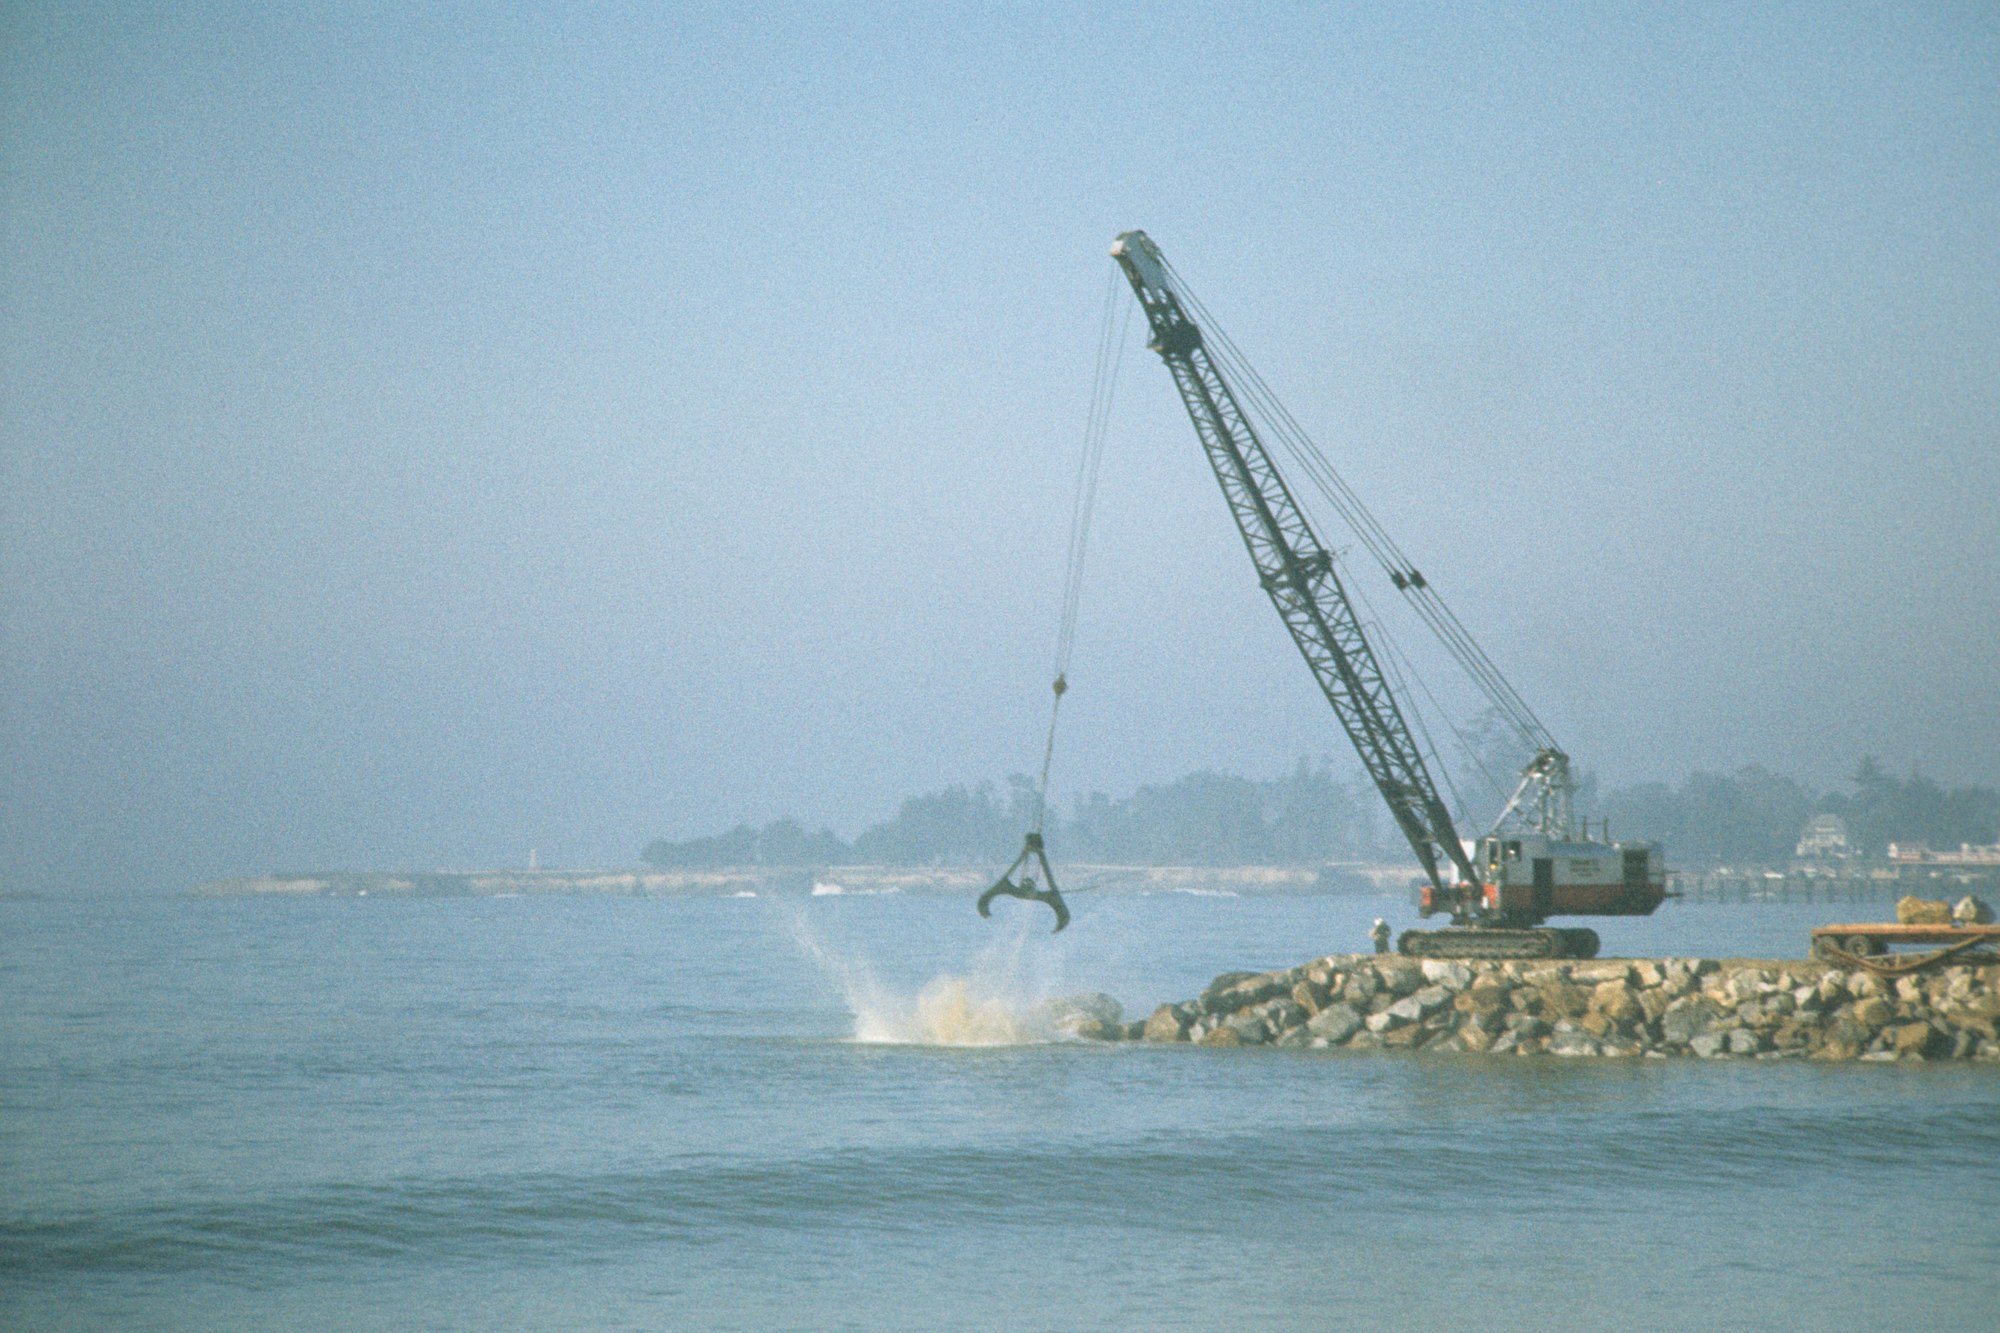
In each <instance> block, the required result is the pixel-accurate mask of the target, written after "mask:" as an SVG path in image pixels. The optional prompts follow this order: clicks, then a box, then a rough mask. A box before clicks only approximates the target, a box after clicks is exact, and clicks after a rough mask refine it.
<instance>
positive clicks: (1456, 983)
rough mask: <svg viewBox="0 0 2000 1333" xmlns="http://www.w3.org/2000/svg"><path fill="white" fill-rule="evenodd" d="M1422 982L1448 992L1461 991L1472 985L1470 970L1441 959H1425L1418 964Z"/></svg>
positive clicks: (1462, 965)
mask: <svg viewBox="0 0 2000 1333" xmlns="http://www.w3.org/2000/svg"><path fill="white" fill-rule="evenodd" d="M1418 967H1419V968H1420V969H1421V970H1422V972H1423V974H1424V980H1425V981H1428V982H1430V983H1431V984H1432V985H1433V986H1442V987H1444V988H1445V989H1446V990H1448V991H1454V992H1456V991H1462V990H1464V989H1465V988H1466V987H1467V986H1470V985H1471V984H1472V969H1471V968H1469V967H1467V966H1466V965H1465V964H1464V963H1454V962H1450V961H1448V960H1446V959H1443V958H1426V959H1424V960H1423V962H1421V963H1420V964H1418Z"/></svg>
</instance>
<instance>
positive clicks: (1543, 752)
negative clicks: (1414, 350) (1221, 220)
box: [1111, 231, 1666, 958]
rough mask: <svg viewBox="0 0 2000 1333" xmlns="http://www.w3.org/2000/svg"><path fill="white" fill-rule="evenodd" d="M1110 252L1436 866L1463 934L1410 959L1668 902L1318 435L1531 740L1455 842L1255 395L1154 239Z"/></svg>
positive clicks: (1270, 581) (1566, 940) (1246, 539)
mask: <svg viewBox="0 0 2000 1333" xmlns="http://www.w3.org/2000/svg"><path fill="white" fill-rule="evenodd" d="M1111 255H1112V258H1113V259H1115V260H1116V261H1117V262H1118V265H1119V267H1120V268H1121V269H1123V270H1124V274H1125V277H1126V279H1127V280H1128V281H1129V282H1130V284H1131V287H1132V292H1133V295H1134V296H1136V297H1137V298H1138V301H1139V307H1140V309H1141V310H1142V311H1144V313H1145V316H1146V320H1147V323H1148V325H1149V326H1150V328H1151V331H1152V339H1151V341H1150V342H1149V343H1148V344H1147V346H1148V347H1150V348H1151V349H1152V350H1153V351H1155V352H1157V353H1158V354H1159V356H1160V359H1161V360H1162V361H1163V362H1165V363H1166V367H1167V370H1168V372H1169V373H1170V374H1172V376H1173V380H1174V387H1175V388H1176V389H1177V390H1179V392H1180V396H1181V402H1182V404H1183V405H1184V406H1185V407H1186V408H1187V413H1188V417H1189V419H1190V420H1191V421H1193V423H1194V429H1195V434H1196V436H1197V437H1198V438H1199V439H1200V442H1201V447H1202V450H1203V452H1204V453H1205V454H1206V455H1207V457H1208V463H1209V466H1210V468H1211V469H1212V470H1213V471H1214V473H1215V479H1216V481H1217V483H1219V484H1220V486H1221V488H1222V494H1223V498H1224V500H1225V501H1226V502H1227V503H1228V506H1229V511H1230V515H1231V516H1232V517H1233V518H1234V519H1235V521H1236V527H1237V530H1238V532H1239V533H1240V534H1241V535H1242V538H1243V545H1244V547H1245V548H1246V549H1247V550H1248V551H1249V554H1250V560H1251V563H1252V565H1253V566H1255V568H1256V573H1257V580H1258V582H1259V584H1261V585H1262V587H1263V589H1264V591H1265V593H1266V594H1267V595H1268V596H1269V597H1270V599H1271V604H1272V605H1273V606H1274V607H1276V608H1277V611H1278V615H1279V617H1280V618H1281V619H1282V620H1283V621H1284V623H1285V628H1286V629H1287V630H1289V631H1290V632H1291V636H1292V642H1293V643H1294V644H1295V645H1297V647H1298V650H1299V654H1300V655H1301V656H1302V657H1303V658H1304V659H1305V662H1306V665H1307V667H1309V668H1310V669H1311V671H1312V674H1313V678H1314V680H1315V681H1317V682H1318V684H1319V688H1320V691H1321V693H1323V694H1324V695H1325V696H1326V701H1327V702H1328V703H1329V704H1331V705H1332V707H1333V712H1334V716H1335V717H1337V718H1338V719H1339V721H1340V725H1341V729H1342V730H1343V731H1345V732H1346V733H1347V738H1348V740H1349V741H1350V742H1352V743H1353V746H1354V749H1355V753H1356V754H1358V755H1359V756H1360V758H1361V762H1362V766H1363V767H1364V768H1365V769H1366V770H1367V772H1368V776H1369V778H1370V780H1371V781H1373V783H1374V784H1375V788H1376V790H1377V791H1378V792H1380V793H1381V796H1382V799H1383V801H1384V802H1385V803H1386V804H1387V805H1388V807H1389V813H1390V814H1391V815H1392V816H1393V817H1394V819H1395V821H1396V826H1397V828H1398V829H1399V830H1401V832H1402V834H1403V836H1404V838H1406V839H1407V840H1408V841H1409V844H1410V849H1411V851H1413V852H1414V853H1415V854H1416V857H1417V861H1418V863H1419V864H1420V865H1421V866H1422V867H1423V872H1424V877H1425V880H1426V883H1425V884H1424V885H1423V887H1422V890H1421V892H1420V895H1419V899H1418V911H1419V913H1420V915H1422V916H1424V917H1429V916H1432V915H1433V914H1435V913H1438V912H1444V913H1448V914H1449V915H1450V918H1451V922H1452V926H1453V929H1448V930H1409V931H1405V932H1403V934H1402V935H1401V936H1400V938H1399V939H1398V942H1397V948H1398V950H1399V951H1400V952H1402V953H1406V954H1417V955H1422V956H1428V957H1457V958H1492V957H1585V958H1587V957H1590V956H1592V955H1594V954H1595V953H1596V952H1597V947H1598V938H1597V933H1596V932H1595V931H1592V930H1588V929H1577V928H1564V929H1554V928H1545V927H1544V926H1543V922H1545V921H1546V920H1547V919H1548V918H1549V917H1550V916H1555V915H1591V916H1612V915H1641V916H1642V915H1646V914H1649V913H1651V912H1652V911H1653V909H1654V908H1656V907H1658V906H1659V904H1660V902H1661V901H1662V900H1663V899H1664V897H1665V896H1666V895H1665V873H1664V870H1663V868H1662V860H1661V855H1660V849H1659V847H1658V846H1657V845H1656V844H1652V843H1613V842H1610V841H1608V834H1607V835H1606V838H1604V839H1595V840H1594V839H1592V838H1590V836H1589V828H1588V826H1587V825H1586V826H1585V828H1584V830H1583V834H1582V836H1581V837H1579V836H1578V835H1577V833H1576V831H1575V830H1574V828H1573V827H1572V823H1571V821H1572V818H1573V816H1572V805H1571V783H1570V776H1569V757H1568V755H1567V754H1565V753H1564V752H1563V750H1562V749H1561V747H1559V746H1558V745H1557V744H1556V743H1555V740H1554V738H1553V737H1552V736H1550V734H1549V733H1548V731H1547V729H1546V728H1544V727H1543V726H1542V725H1541V723H1540V721H1539V720H1538V719H1536V718H1535V716H1534V714H1533V712H1532V711H1531V710H1530V709H1528V707H1527V705H1526V704H1525V703H1524V702H1523V701H1522V700H1521V698H1520V696H1519V695H1518V694H1516V693H1515V692H1514V690H1513V688H1512V687H1511V686H1510V685H1508V684H1507V682H1506V680H1505V678H1504V677H1502V676H1501V675H1500V673H1499V672H1498V670H1497V669H1496V668H1494V667H1493V664H1492V663H1491V661H1490V660H1488V659H1487V658H1486V655H1485V654H1484V653H1483V652H1482V651H1480V649H1479V647H1478V645H1477V644H1476V643H1474V642H1472V639H1471V636H1470V635H1469V634H1468V633H1466V631H1465V629H1464V626H1463V625H1461V624H1460V623H1459V622H1458V620H1457V618H1456V617H1455V616H1453V615H1452V614H1451V613H1450V611H1449V610H1448V609H1447V608H1445V607H1444V605H1443V603H1442V602H1441V601H1440V600H1439V599H1438V598H1437V596H1436V593H1435V590H1433V589H1432V588H1431V587H1430V585H1429V583H1428V581H1427V580H1426V579H1425V578H1424V576H1423V574H1422V573H1421V572H1420V571H1418V570H1417V568H1416V567H1415V566H1414V565H1413V564H1411V563H1410V562H1409V561H1408V559H1407V558H1405V557H1403V556H1402V553H1401V551H1400V550H1399V549H1398V548H1397V547H1396V546H1395V544H1394V542H1392V541H1390V540H1389V539H1388V536H1387V534H1386V533H1384V532H1382V530H1381V528H1380V526H1379V525H1378V524H1376V523H1375V522H1374V519H1373V517H1372V516H1371V515H1369V514H1368V513H1367V510H1366V508H1365V507H1364V506H1361V505H1360V503H1359V500H1358V499H1357V498H1356V497H1354V496H1353V494H1352V492H1351V491H1348V490H1347V488H1346V486H1345V483H1344V482H1341V481H1340V479H1339V476H1338V474H1337V473H1334V472H1332V470H1331V468H1330V467H1328V466H1327V465H1326V464H1325V462H1324V459H1323V458H1319V457H1318V455H1317V453H1316V451H1313V450H1311V449H1310V442H1309V441H1305V442H1304V443H1305V445H1306V446H1307V448H1306V451H1305V452H1304V453H1300V451H1299V450H1297V449H1295V450H1294V455H1295V457H1298V458H1299V460H1300V461H1301V463H1302V464H1303V465H1304V466H1305V467H1306V468H1307V470H1308V474H1309V476H1310V477H1311V478H1312V479H1313V480H1315V481H1318V482H1319V483H1320V485H1321V489H1322V490H1323V491H1325V492H1326V493H1327V494H1328V495H1329V498H1330V499H1332V500H1333V501H1334V503H1335V504H1336V505H1337V506H1339V507H1340V508H1341V511H1342V513H1343V514H1344V515H1345V516H1346V517H1348V518H1349V520H1350V522H1352V523H1354V524H1355V525H1356V527H1357V530H1358V532H1359V534H1360V535H1361V537H1362V540H1363V542H1364V543H1365V544H1367V545H1368V547H1369V549H1370V550H1371V552H1373V553H1374V554H1375V555H1376V556H1377V558H1378V560H1380V561H1381V562H1382V564H1383V566H1384V568H1385V569H1386V570H1387V571H1388V574H1389V578H1390V581H1391V583H1392V584H1393V585H1394V587H1395V588H1396V590H1397V591H1398V592H1400V593H1402V594H1404V595H1405V596H1406V597H1409V598H1411V599H1412V601H1413V604H1414V605H1416V606H1417V608H1418V613H1419V615H1420V616H1422V617H1423V618H1424V619H1425V621H1426V623H1428V624H1430V625H1431V627H1432V628H1433V629H1434V630H1436V631H1437V632H1438V633H1439V634H1440V636H1441V637H1442V638H1443V639H1444V640H1445V642H1446V644H1447V647H1448V648H1450V649H1451V650H1452V651H1453V654H1454V656H1457V657H1458V658H1459V660H1460V661H1461V663H1463V664H1465V665H1466V667H1467V669H1468V671H1469V672H1470V673H1471V674H1472V675H1473V677H1474V679H1475V681H1477V682H1478V683H1479V684H1480V685H1481V686H1482V688H1484V689H1485V690H1486V692H1487V694H1488V697H1489V698H1490V699H1492V700H1493V702H1494V705H1495V707H1496V710H1497V712H1498V713H1499V715H1500V716H1501V717H1502V718H1504V719H1506V720H1508V721H1509V722H1511V723H1512V724H1513V725H1514V727H1515V729H1516V730H1517V731H1518V732H1519V733H1520V734H1521V735H1522V736H1523V737H1524V738H1525V739H1526V740H1527V741H1528V742H1529V743H1530V744H1531V745H1532V746H1533V747H1534V750H1535V755H1534V758H1533V759H1532V760H1530V761H1529V763H1528V765H1527V766H1526V768H1525V769H1523V771H1522V773H1521V776H1520V780H1519V783H1518V785H1517V786H1516V788H1515V791H1514V795H1513V797H1512V799H1510V800H1509V801H1508V802H1507V804H1506V806H1505V808H1504V809H1503V810H1502V812H1501V814H1500V817H1499V818H1498V819H1497V820H1495V822H1494V824H1493V826H1492V829H1491V831H1490V832H1489V833H1487V834H1486V835H1485V836H1483V837H1481V838H1480V839H1478V840H1477V841H1476V842H1467V841H1466V840H1464V839H1462V838H1461V837H1460V836H1459V833H1458V830H1457V828H1456V827H1455V826H1454V824H1453V822H1452V817H1451V812H1450V809H1449V807H1448V806H1447V805H1446V804H1445V802H1444V800H1443V799H1442V798H1441V797H1440V796H1439V794H1438V789H1437V785H1436V784H1435V783H1434V782H1433V781H1432V779H1431V774H1430V770H1429V767H1428V766H1427V765H1426V764H1425V761H1424V752H1423V749H1422V748H1421V747H1420V746H1419V745H1418V744H1417V740H1416V737H1415V736H1414V734H1413V733H1412V731H1411V728H1410V725H1409V722H1408V721H1407V720H1406V719H1405V717H1404V714H1403V709H1402V708H1401V707H1400V706H1399V704H1398V702H1397V699H1396V696H1395V694H1394V693H1392V692H1391V690H1390V685H1389V679H1388V677H1387V676H1386V675H1385V674H1384V672H1383V670H1382V666H1381V663H1380V661H1379V660H1378V659H1377V657H1376V654H1375V649H1374V647H1373V646H1372V645H1371V644H1370V642H1369V639H1368V636H1367V634H1365V633H1364V632H1363V629H1362V622H1361V619H1360V617H1358V616H1357V615H1356V613H1355V609H1354V604H1353V602H1352V601H1351V600H1350V598H1349V596H1348V593H1347V590H1346V588H1345V587H1344V586H1343V585H1342V582H1341V571H1340V570H1339V568H1337V562H1336V561H1335V559H1334V556H1333V553H1332V552H1331V551H1329V549H1328V548H1327V547H1326V546H1325V545H1324V544H1323V543H1322V542H1321V541H1320V539H1319V537H1318V535H1317V534H1316V533H1315V532H1314V530H1313V527H1312V525H1311V523H1309V522H1308V521H1307V518H1306V516H1305V513H1304V511H1303V510H1302V509H1301V508H1300V506H1299V504H1298V501H1297V499H1296V497H1295V496H1294V494H1293V491H1292V488H1291V486H1290V484H1289V483H1287V481H1286V480H1285V477H1284V475H1283V474H1282V473H1281V472H1280V471H1279V470H1278V466H1277V464H1276V462H1275V461H1274V460H1273V458H1272V456H1271V453H1270V451H1269V450H1268V449H1267V448H1266V446H1265V443H1264V440H1263V438H1262V437H1261V436H1260V435H1259V433H1258V431H1257V429H1256V428H1255V427H1254V426H1253V425H1252V422H1251V416H1250V414H1249V413H1248V412H1246V411H1245V405H1244V399H1243V398H1239V396H1238V393H1237V391H1236V389H1235V388H1234V387H1232V385H1231V383H1230V381H1229V379H1227V378H1225V376H1224V373H1223V370H1224V367H1223V365H1222V364H1221V363H1222V361H1223V360H1224V359H1225V358H1224V357H1222V356H1218V355H1216V354H1215V352H1214V351H1212V350H1211V347H1210V340H1209V337H1208V336H1207V335H1206V334H1204V331H1203V328H1202V325H1201V324H1200V323H1198V322H1197V321H1196V318H1195V315H1196V314H1197V313H1200V305H1199V303H1198V302H1197V301H1195V300H1194V298H1193V297H1192V295H1191V294H1189V293H1188V292H1187V290H1186V287H1185V284H1183V283H1181V282H1180V281H1179V279H1178V275H1177V274H1175V273H1174V271H1173V270H1172V268H1171V267H1170V266H1169V265H1168V264H1167V262H1166V260H1165V258H1164V257H1163V256H1162V255H1161V253H1160V250H1159V247H1158V246H1156V245H1155V244H1154V243H1153V242H1152V240H1151V239H1150V238H1149V237H1148V236H1147V235H1146V233H1144V232H1143V231H1128V232H1125V233H1123V234H1121V235H1120V236H1119V237H1118V238H1117V240H1116V242H1115V243H1114V244H1113V245H1112V247H1111ZM1209 322H1210V323H1211V324H1212V323H1213V321H1209ZM1217 341H1218V343H1219V345H1220V346H1221V347H1223V348H1227V349H1228V352H1227V359H1228V360H1229V361H1230V362H1231V363H1232V364H1233V365H1235V366H1236V367H1237V369H1238V372H1239V378H1240V379H1243V380H1245V381H1246V383H1245V388H1246V396H1248V397H1250V399H1251V401H1253V402H1255V403H1256V404H1257V405H1258V406H1259V407H1260V408H1261V409H1263V411H1264V413H1265V415H1266V418H1267V420H1274V421H1276V422H1278V423H1280V425H1281V426H1282V427H1284V428H1285V429H1286V431H1287V434H1286V438H1287V439H1292V440H1295V441H1298V440H1303V433H1302V432H1296V423H1294V422H1292V421H1291V418H1290V416H1289V414H1288V413H1286V412H1285V411H1284V409H1283V407H1282V406H1280V405H1278V404H1277V403H1276V400H1275V399H1274V398H1273V397H1271V396H1270V394H1269V391H1268V389H1267V388H1266V387H1265V386H1264V385H1263V382H1262V380H1261V379H1259V378H1257V377H1256V374H1255V371H1254V370H1250V369H1249V368H1248V366H1247V363H1242V362H1241V361H1240V357H1238V356H1236V355H1235V354H1234V350H1233V348H1229V347H1228V344H1227V340H1226V338H1221V337H1220V336H1218V340H1217ZM1293 432H1296V433H1295V434H1294V433H1293ZM1315 460H1317V466H1315Z"/></svg>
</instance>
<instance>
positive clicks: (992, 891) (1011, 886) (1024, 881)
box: [979, 833, 1069, 934]
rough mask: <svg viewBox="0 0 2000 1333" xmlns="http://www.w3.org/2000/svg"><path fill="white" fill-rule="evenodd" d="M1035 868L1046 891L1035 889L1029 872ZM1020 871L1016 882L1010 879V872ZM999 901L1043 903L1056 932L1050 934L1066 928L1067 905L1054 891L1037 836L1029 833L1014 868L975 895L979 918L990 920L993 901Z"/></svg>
mask: <svg viewBox="0 0 2000 1333" xmlns="http://www.w3.org/2000/svg"><path fill="white" fill-rule="evenodd" d="M1036 864H1039V865H1040V866H1041V870H1042V883H1044V884H1046V885H1048V887H1047V888H1046V889H1041V888H1036V887H1035V876H1034V873H1033V871H1034V867H1035V865H1036ZM1023 867H1026V868H1027V869H1028V871H1029V873H1028V874H1025V875H1022V876H1021V878H1020V880H1019V881H1018V882H1017V881H1016V880H1015V879H1014V872H1015V871H1017V870H1020V869H1022V868H1023ZM1001 897H1006V898H1020V899H1022V900H1023V901H1026V902H1035V903H1047V904H1048V905H1049V907H1051V908H1052V909H1054V911H1055V914H1056V928H1055V930H1054V931H1052V932H1051V933H1052V934H1060V933H1061V932H1062V928H1063V927H1064V926H1067V925H1068V924H1069V904H1067V903H1065V902H1064V901H1063V896H1062V890H1061V889H1058V888H1057V887H1056V877H1055V872H1054V871H1052V870H1050V869H1049V858H1048V854H1047V853H1046V852H1044V851H1043V850H1042V835H1041V834H1039V833H1030V834H1029V835H1028V839H1027V842H1026V843H1025V844H1024V845H1023V846H1022V848H1021V854H1020V855H1019V856H1017V857H1015V858H1014V864H1013V865H1010V866H1008V867H1007V869H1006V870H1005V871H1004V872H1002V873H1001V876H1000V878H999V879H997V880H995V881H994V882H993V887H991V888H989V889H988V890H986V892H984V893H982V894H980V895H979V915H981V916H983V917H990V916H992V915H993V911H992V907H993V900H994V899H995V898H1001Z"/></svg>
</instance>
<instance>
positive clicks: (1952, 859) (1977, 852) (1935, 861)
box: [1889, 842, 2000, 866]
mask: <svg viewBox="0 0 2000 1333" xmlns="http://www.w3.org/2000/svg"><path fill="white" fill-rule="evenodd" d="M1889 859H1890V860H1891V861H1901V862H1904V863H1905V864H1916V865H1934V866H2000V842H1996V843H1994V844H1993V845H1992V846H1990V847H1976V846H1974V845H1973V844H1971V843H1969V842H1962V843H1960V844H1959V845H1958V850H1957V851H1955V852H1934V851H1932V850H1931V849H1930V848H1929V847H1927V846H1925V845H1924V844H1923V843H1921V842H1892V843H1890V844H1889Z"/></svg>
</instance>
